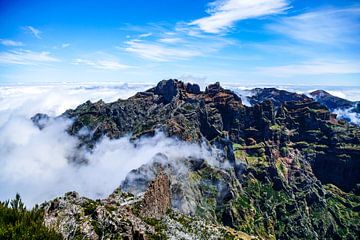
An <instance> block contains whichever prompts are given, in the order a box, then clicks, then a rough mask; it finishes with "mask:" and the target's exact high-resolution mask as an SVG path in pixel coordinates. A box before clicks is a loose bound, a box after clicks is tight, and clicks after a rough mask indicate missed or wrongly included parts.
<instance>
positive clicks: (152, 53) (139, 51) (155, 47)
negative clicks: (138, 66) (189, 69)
mask: <svg viewBox="0 0 360 240" xmlns="http://www.w3.org/2000/svg"><path fill="white" fill-rule="evenodd" d="M126 44H127V45H128V46H127V47H126V48H125V51H127V52H130V53H134V54H136V55H138V56H140V57H142V58H145V59H149V60H154V61H160V62H166V61H172V60H179V59H187V58H192V57H195V56H201V55H203V54H204V52H203V51H201V49H195V48H191V47H189V48H184V47H176V46H169V45H163V44H157V43H151V42H143V41H140V40H131V41H127V42H126Z"/></svg>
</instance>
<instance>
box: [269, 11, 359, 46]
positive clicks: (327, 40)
mask: <svg viewBox="0 0 360 240" xmlns="http://www.w3.org/2000/svg"><path fill="white" fill-rule="evenodd" d="M268 29H269V30H271V31H274V32H277V33H280V34H283V35H286V36H288V37H290V38H293V39H296V40H299V41H307V42H314V43H321V44H338V43H340V44H341V43H349V42H354V41H356V39H357V38H356V37H355V36H359V35H360V34H359V29H360V8H346V9H326V10H318V11H314V12H308V13H304V14H301V15H297V16H293V17H286V18H283V19H282V20H281V21H279V22H278V23H276V24H271V25H269V26H268Z"/></svg>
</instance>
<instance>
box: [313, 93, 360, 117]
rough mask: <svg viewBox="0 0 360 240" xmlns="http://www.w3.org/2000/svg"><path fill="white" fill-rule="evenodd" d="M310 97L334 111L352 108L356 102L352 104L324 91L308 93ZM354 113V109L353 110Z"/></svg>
mask: <svg viewBox="0 0 360 240" xmlns="http://www.w3.org/2000/svg"><path fill="white" fill-rule="evenodd" d="M310 95H311V96H312V97H313V98H314V99H315V100H316V101H317V102H319V103H321V104H323V105H324V106H326V107H327V108H329V109H330V110H332V111H333V110H335V109H349V108H354V107H355V105H356V102H352V101H349V100H346V99H343V98H340V97H336V96H333V95H331V94H330V93H328V92H326V91H324V90H316V91H313V92H311V93H310ZM353 110H354V111H355V112H356V109H355V108H354V109H353Z"/></svg>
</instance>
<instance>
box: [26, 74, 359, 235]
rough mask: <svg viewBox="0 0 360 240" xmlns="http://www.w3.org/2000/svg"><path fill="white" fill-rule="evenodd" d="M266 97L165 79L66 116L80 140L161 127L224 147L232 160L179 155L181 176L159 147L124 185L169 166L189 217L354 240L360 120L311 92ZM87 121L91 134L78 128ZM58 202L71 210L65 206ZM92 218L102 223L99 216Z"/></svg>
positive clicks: (179, 205) (90, 142)
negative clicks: (345, 118) (342, 116)
mask: <svg viewBox="0 0 360 240" xmlns="http://www.w3.org/2000/svg"><path fill="white" fill-rule="evenodd" d="M271 91H275V90H274V89H272V90H271ZM284 94H285V95H284ZM262 100H263V101H257V102H256V103H254V105H253V106H251V107H248V106H245V105H244V104H243V103H242V101H241V98H240V97H239V96H237V95H236V94H235V93H234V92H232V91H230V90H225V89H223V88H222V87H221V86H220V84H219V83H216V84H212V85H209V86H208V87H207V88H206V89H205V91H200V88H199V87H198V86H197V85H195V84H185V83H183V82H181V81H178V80H164V81H161V82H160V83H159V84H158V85H157V86H156V87H154V88H151V89H149V90H147V91H145V92H140V93H137V94H136V95H135V96H133V97H130V98H129V99H127V100H118V101H116V102H113V103H108V104H107V103H104V102H103V101H98V102H96V103H91V102H86V103H84V104H82V105H80V106H78V107H77V108H76V109H73V110H68V111H66V112H65V113H64V114H63V115H61V117H66V118H71V119H73V123H72V125H71V126H70V127H69V129H68V132H69V134H72V135H74V136H77V137H78V138H79V139H80V140H81V144H80V145H79V147H87V148H89V149H92V148H93V147H94V146H95V145H96V142H97V141H99V139H101V138H102V137H104V136H107V137H108V138H110V139H116V138H119V137H122V136H124V135H125V134H132V139H133V141H136V139H139V138H141V137H144V136H153V135H154V134H156V132H157V131H158V130H161V131H163V132H164V133H165V134H166V135H167V136H169V137H176V138H178V139H180V140H181V141H188V142H192V143H197V144H199V143H201V142H205V144H207V145H208V146H209V147H211V148H217V149H220V150H221V151H222V154H221V155H219V156H218V157H217V160H218V161H219V163H228V165H226V166H227V167H226V168H222V167H218V166H214V165H211V164H209V163H208V162H207V161H206V159H186V158H185V159H178V160H177V161H179V162H181V163H182V164H184V165H185V166H186V169H187V171H186V172H185V173H182V174H178V173H177V171H176V165H175V163H176V161H175V160H174V159H168V158H167V156H166V155H160V156H157V157H155V158H154V160H153V161H152V162H151V163H149V164H146V165H144V166H142V167H141V168H139V169H137V170H134V171H132V172H131V173H129V175H128V177H127V179H126V180H125V181H124V183H123V184H122V186H121V188H122V189H124V190H126V189H128V190H131V189H136V188H140V189H147V188H148V186H149V185H151V182H152V181H153V180H154V179H153V178H150V177H149V174H148V173H149V172H151V174H150V176H158V175H159V174H160V172H164V173H165V174H166V176H168V178H169V181H170V191H171V196H172V197H171V200H172V208H171V209H175V210H176V211H180V213H179V214H180V215H181V214H185V215H184V217H185V216H189V217H190V218H191V219H193V220H189V221H190V222H191V221H194V222H196V220H194V219H196V218H197V217H200V218H203V219H205V220H206V221H207V222H208V223H211V224H216V225H217V226H220V228H221V226H225V227H227V228H230V229H233V231H235V232H236V231H240V232H245V233H247V234H248V236H250V235H253V236H257V237H258V238H260V239H289V238H291V239H294V238H311V239H321V238H328V239H337V238H339V237H340V236H341V237H343V238H345V239H355V238H356V237H355V236H356V235H357V234H358V233H359V211H358V208H359V203H360V202H359V199H360V197H359V189H360V188H359V187H360V186H359V182H360V180H359V176H360V173H359V171H360V166H359V164H360V163H359V159H360V158H359V156H360V148H359V144H360V136H359V135H360V133H359V127H357V126H352V125H349V124H347V123H344V122H339V121H337V120H336V118H335V116H334V115H333V114H331V112H330V111H329V110H328V109H327V108H326V107H325V106H323V105H321V104H320V103H318V102H316V101H314V100H313V99H311V98H309V97H306V96H305V95H296V99H292V98H291V95H289V94H287V92H280V94H279V95H277V99H276V98H272V100H269V98H268V97H264V98H263V99H262ZM274 100H275V101H274ZM254 101H255V100H254ZM37 116H38V115H37ZM39 119H43V118H36V117H35V118H33V120H34V122H35V123H36V124H39ZM45 127H46V124H45ZM82 129H86V130H87V132H88V133H89V134H88V135H83V134H79V132H81V131H82ZM75 161H76V160H75ZM85 162H86V161H85ZM159 169H162V170H161V171H160V170H159ZM184 179H186V181H183V180H184ZM265 193H266V194H265ZM133 194H135V193H133ZM129 207H130V208H131V209H132V211H135V212H136V211H137V210H136V209H138V206H129ZM96 208H97V207H96ZM340 209H341V210H340ZM54 210H55V212H57V213H62V210H61V208H55V209H54ZM54 210H52V211H54ZM113 211H116V209H115V210H113ZM108 212H109V214H111V212H112V210H111V209H110V210H109V211H108ZM83 214H85V213H83ZM60 215H61V214H60ZM65 215H66V214H65ZM135 215H136V213H135ZM139 216H140V215H139ZM166 216H167V214H165V218H166ZM324 216H326V217H324ZM84 217H88V215H86V214H85V215H84ZM90 218H92V217H91V215H90ZM140 219H141V216H140ZM58 220H59V221H60V222H61V221H64V219H58ZM110 220H111V218H110ZM173 220H174V219H173ZM73 221H75V223H76V222H77V221H76V219H75V220H73ZM92 221H95V223H96V218H95V219H93V220H91V221H90V223H92ZM142 221H147V220H146V219H142ZM150 222H151V221H150ZM161 222H162V223H164V222H163V220H160V222H159V220H157V222H156V224H158V223H161ZM152 224H155V223H154V222H152ZM156 224H155V225H156ZM177 224H180V225H181V223H179V221H178V223H177ZM95 225H96V224H95ZM165 225H166V224H165ZM185 225H186V224H185ZM181 226H182V228H181V229H182V230H181V231H182V232H183V233H184V234H185V233H187V234H188V233H189V232H187V231H189V230H186V229H187V228H186V226H184V225H181ZM170 228H171V224H170V225H166V227H165V228H163V229H161V230H159V229H158V231H157V233H161V234H164V235H165V236H168V237H169V236H170V238H171V236H174V235H171V234H172V233H171V231H170V230H169V229H170ZM55 229H56V228H55ZM221 229H222V228H221ZM57 230H58V231H60V232H61V233H62V234H63V235H64V236H65V235H66V234H69V232H66V230H64V229H63V230H60V229H57ZM103 231H104V234H105V235H106V234H110V235H106V236H108V237H109V236H110V237H111V236H112V235H111V232H109V233H106V229H103ZM205 232H206V231H205ZM235 232H234V233H235ZM74 234H75V235H76V233H74ZM79 234H80V235H79V236H81V233H79ZM96 234H97V236H98V237H100V235H101V233H96ZM99 234H100V235H99ZM197 234H199V233H197ZM204 234H205V233H204ZM236 234H240V233H236ZM105 235H102V236H105ZM133 235H134V234H133ZM94 236H95V235H94ZM194 236H195V237H194ZM196 236H197V237H196ZM200 236H201V234H200V235H193V238H196V239H202V238H201V237H200ZM224 236H225V235H224ZM132 237H134V236H132ZM193 238H191V237H190V238H189V239H193ZM94 239H96V238H94ZM134 239H136V238H134ZM218 239H222V238H221V234H220V236H219V238H218Z"/></svg>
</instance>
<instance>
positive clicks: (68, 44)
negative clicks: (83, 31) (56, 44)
mask: <svg viewBox="0 0 360 240" xmlns="http://www.w3.org/2000/svg"><path fill="white" fill-rule="evenodd" d="M67 47H70V43H63V44H61V48H67Z"/></svg>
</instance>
